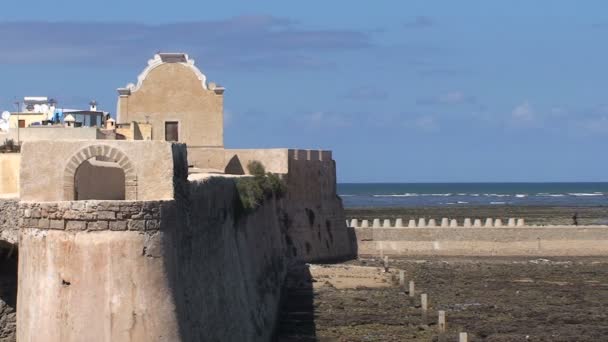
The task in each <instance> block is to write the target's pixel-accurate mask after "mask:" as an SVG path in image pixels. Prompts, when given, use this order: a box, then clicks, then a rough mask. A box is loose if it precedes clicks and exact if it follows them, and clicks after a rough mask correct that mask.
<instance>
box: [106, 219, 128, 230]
mask: <svg viewBox="0 0 608 342" xmlns="http://www.w3.org/2000/svg"><path fill="white" fill-rule="evenodd" d="M110 230H127V222H126V221H111V222H110Z"/></svg>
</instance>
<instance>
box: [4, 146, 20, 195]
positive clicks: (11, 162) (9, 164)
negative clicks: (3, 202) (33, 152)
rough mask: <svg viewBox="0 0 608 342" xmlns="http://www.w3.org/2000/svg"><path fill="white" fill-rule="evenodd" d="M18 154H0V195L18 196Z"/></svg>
mask: <svg viewBox="0 0 608 342" xmlns="http://www.w3.org/2000/svg"><path fill="white" fill-rule="evenodd" d="M20 162H21V154H20V153H0V195H1V194H15V195H18V194H19V165H20Z"/></svg>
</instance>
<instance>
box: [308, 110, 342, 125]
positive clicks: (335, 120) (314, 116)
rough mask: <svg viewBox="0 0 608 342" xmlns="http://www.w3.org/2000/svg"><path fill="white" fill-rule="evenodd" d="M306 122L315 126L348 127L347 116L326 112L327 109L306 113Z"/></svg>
mask: <svg viewBox="0 0 608 342" xmlns="http://www.w3.org/2000/svg"><path fill="white" fill-rule="evenodd" d="M305 118H306V122H307V123H308V124H310V125H311V126H315V127H320V126H324V127H348V126H350V119H349V117H348V116H346V115H343V114H340V113H334V112H327V111H316V112H312V113H310V114H308V115H307V116H306V117H305Z"/></svg>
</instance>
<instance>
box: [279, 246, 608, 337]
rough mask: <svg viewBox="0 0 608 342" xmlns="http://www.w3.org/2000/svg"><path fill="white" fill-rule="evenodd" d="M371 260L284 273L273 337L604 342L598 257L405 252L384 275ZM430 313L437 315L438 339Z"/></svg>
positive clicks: (606, 298) (606, 284) (606, 307)
mask: <svg viewBox="0 0 608 342" xmlns="http://www.w3.org/2000/svg"><path fill="white" fill-rule="evenodd" d="M350 266H372V267H374V268H371V269H370V268H360V267H352V268H351V267H350ZM379 266H381V261H380V260H373V259H367V260H357V261H351V262H347V263H344V264H339V265H333V266H331V267H320V266H313V267H311V268H310V269H309V268H306V267H300V268H299V269H294V270H293V271H292V272H291V274H290V276H289V281H288V288H287V294H288V296H287V298H286V301H285V305H284V306H283V312H282V315H281V318H282V320H281V323H280V327H279V336H278V340H279V341H317V340H318V341H458V332H461V331H464V332H468V333H469V341H552V342H554V341H608V258H548V259H538V258H420V259H416V258H408V259H399V260H390V261H389V273H388V274H387V273H384V269H383V268H382V267H379ZM332 268H335V271H334V270H332ZM398 269H403V270H405V272H406V273H405V274H406V276H405V278H406V286H407V282H408V281H409V280H414V281H415V286H416V289H415V296H414V297H413V299H412V298H410V297H409V295H408V293H407V291H406V290H407V289H405V288H402V287H400V286H399V284H398ZM421 293H427V294H428V298H429V305H430V308H429V311H428V315H427V316H426V318H425V316H424V315H423V314H422V310H421V308H420V294H421ZM437 310H445V311H446V316H447V333H446V334H443V335H440V334H439V333H438V331H437V325H436V321H437Z"/></svg>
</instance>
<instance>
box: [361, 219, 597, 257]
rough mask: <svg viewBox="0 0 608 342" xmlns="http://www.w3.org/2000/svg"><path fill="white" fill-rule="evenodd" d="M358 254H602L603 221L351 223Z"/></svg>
mask: <svg viewBox="0 0 608 342" xmlns="http://www.w3.org/2000/svg"><path fill="white" fill-rule="evenodd" d="M355 232H356V235H357V241H358V253H359V255H360V256H374V255H376V256H377V255H414V256H415V255H450V256H606V255H608V226H586V227H585V226H537V227H530V226H528V227H504V226H503V227H482V228H477V227H448V228H445V227H444V228H442V227H426V228H355Z"/></svg>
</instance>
